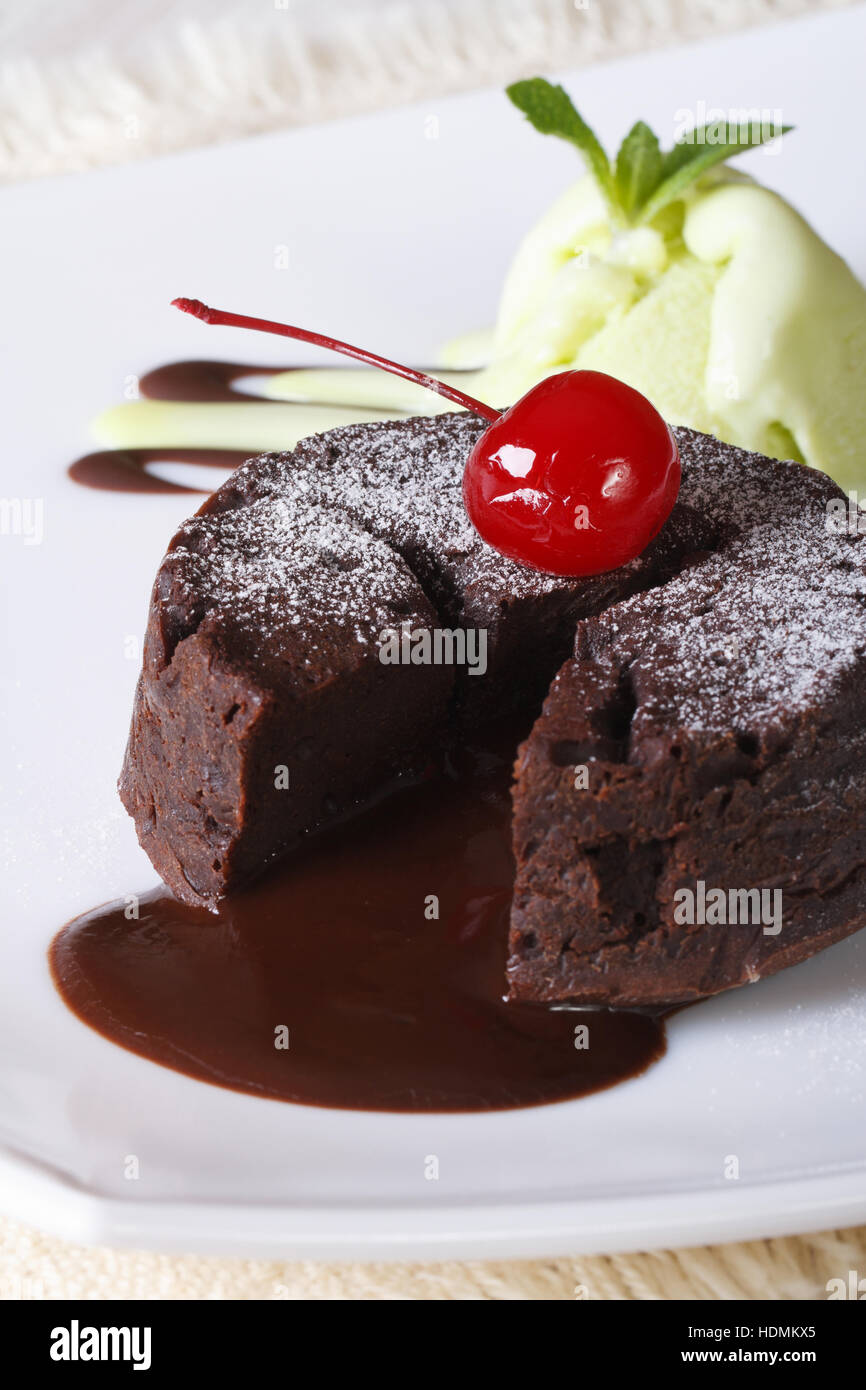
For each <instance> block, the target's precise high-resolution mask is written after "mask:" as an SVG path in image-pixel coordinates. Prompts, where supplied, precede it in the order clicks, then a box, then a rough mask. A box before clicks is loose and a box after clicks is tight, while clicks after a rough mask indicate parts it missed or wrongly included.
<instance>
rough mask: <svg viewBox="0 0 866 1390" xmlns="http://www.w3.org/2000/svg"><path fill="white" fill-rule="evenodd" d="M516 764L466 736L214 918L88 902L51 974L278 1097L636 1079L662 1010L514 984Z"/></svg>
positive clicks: (78, 1004)
mask: <svg viewBox="0 0 866 1390" xmlns="http://www.w3.org/2000/svg"><path fill="white" fill-rule="evenodd" d="M510 747H511V749H512V750H513V747H514V743H513V742H511V743H510ZM509 775H510V759H509V758H507V757H504V756H500V755H499V754H493V753H491V752H489V751H483V750H474V751H471V752H470V751H466V752H464V753H462V754H461V755H460V766H459V768H455V767H454V766H453V765H451V766H448V767H446V768H445V769H443V771H441V772H440V773H437V774H436V775H435V776H434V777H432V778H431V780H429V781H428V782H426V783H424V784H422V785H420V786H416V787H414V788H411V789H407V790H404V791H401V792H398V793H396V794H395V795H392V796H391V797H390V798H389V799H388V800H386V801H384V802H383V803H381V804H380V805H379V806H377V807H376V808H374V809H372V810H370V811H367V812H365V813H364V814H362V815H360V816H358V817H357V818H355V819H353V820H351V821H349V822H347V823H346V824H344V825H343V826H341V827H340V828H339V829H336V830H334V831H332V832H330V833H328V834H326V835H323V836H321V837H319V838H317V839H315V840H310V841H309V842H307V843H305V844H304V846H303V849H302V851H301V852H300V853H298V854H297V855H296V856H294V857H292V858H291V859H289V860H287V861H284V862H283V863H282V864H281V865H280V867H279V868H277V869H275V870H274V871H272V873H271V874H270V876H269V877H267V878H265V879H264V880H262V881H261V882H260V883H258V884H257V885H255V886H254V887H253V888H251V889H249V890H247V891H246V892H244V893H243V894H240V895H238V896H236V897H233V898H231V899H230V900H228V901H227V902H225V903H224V904H223V906H222V908H221V910H220V912H219V914H217V915H214V914H212V913H208V912H205V911H203V910H198V909H194V908H189V907H185V906H184V905H183V904H181V903H178V902H177V901H176V900H175V899H174V898H173V897H172V896H171V894H170V893H169V892H168V891H167V890H166V889H162V888H160V889H157V890H155V891H153V892H151V893H148V894H146V895H144V896H143V897H142V898H141V900H140V904H139V917H138V920H129V919H128V918H127V916H126V915H125V911H126V900H124V902H122V903H114V904H109V905H108V906H106V907H102V908H97V909H95V910H94V911H92V912H89V913H86V914H85V915H84V916H83V917H79V918H77V919H76V920H75V921H73V922H70V923H69V925H68V926H66V927H64V929H63V930H62V931H61V932H60V933H59V935H58V936H57V937H56V938H55V940H54V943H53V945H52V948H51V967H52V971H53V974H54V979H55V982H56V985H57V988H58V989H59V991H60V993H61V995H62V996H63V998H64V1000H65V1001H66V1003H67V1004H68V1005H69V1007H70V1008H71V1009H72V1010H73V1011H74V1012H75V1013H76V1014H77V1015H78V1016H79V1017H80V1018H81V1019H82V1020H83V1021H84V1022H85V1023H88V1024H89V1025H90V1026H91V1027H92V1028H95V1029H96V1030H97V1031H98V1032H100V1033H102V1034H103V1035H104V1036H105V1037H107V1038H109V1039H110V1040H111V1041H112V1042H115V1043H118V1044H120V1045H121V1046H122V1047H126V1048H129V1049H130V1050H131V1051H133V1052H137V1053H139V1054H140V1055H141V1056H144V1057H148V1058H150V1059H151V1060H152V1061H154V1062H159V1063H160V1064H162V1065H163V1066H167V1067H172V1068H173V1069H174V1070H176V1071H181V1072H185V1073H186V1074H187V1075H189V1076H193V1077H197V1078H198V1079H200V1080H202V1081H209V1082H211V1083H213V1084H215V1085H219V1086H225V1087H228V1088H230V1089H232V1090H238V1091H246V1092H250V1093H251V1094H253V1095H259V1096H268V1097H271V1098H272V1099H275V1100H287V1101H300V1102H303V1103H305V1104H308V1105H327V1106H338V1107H341V1108H353V1109H361V1110H390V1111H473V1110H496V1109H508V1108H512V1107H517V1106H525V1105H534V1104H539V1103H542V1102H546V1101H556V1100H567V1099H571V1098H575V1097H578V1096H583V1095H586V1094H587V1093H589V1092H592V1091H598V1090H601V1089H603V1088H605V1087H607V1086H612V1085H614V1084H616V1083H617V1082H619V1081H623V1080H625V1079H626V1078H628V1077H632V1076H636V1075H637V1074H639V1073H640V1072H642V1071H644V1070H645V1068H647V1067H648V1066H649V1065H650V1064H651V1063H652V1062H654V1061H656V1060H657V1059H658V1058H659V1057H660V1056H661V1055H662V1054H663V1052H664V1049H665V1039H664V1025H663V1023H662V1021H661V1020H660V1019H659V1018H655V1017H651V1016H649V1015H646V1014H638V1013H622V1012H619V1013H615V1012H606V1011H584V1012H575V1011H570V1010H551V1009H548V1008H544V1007H539V1006H530V1005H514V1004H506V1003H504V1002H503V1000H502V993H503V989H504V987H505V974H504V970H505V943H506V937H507V932H508V909H509V903H510V899H511V888H512V875H513V866H512V859H511V850H510V835H509V831H510V803H509V797H508V782H509ZM437 908H438V916H437V915H436V912H437ZM583 1026H585V1027H586V1028H587V1029H588V1043H589V1045H588V1047H576V1046H575V1042H576V1041H581V1040H582V1035H581V1033H580V1031H579V1030H580V1029H581V1028H582V1027H583ZM576 1030H578V1032H576ZM286 1041H287V1042H288V1046H281V1045H279V1044H284V1043H285V1042H286Z"/></svg>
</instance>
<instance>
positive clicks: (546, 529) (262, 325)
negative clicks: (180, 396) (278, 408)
mask: <svg viewBox="0 0 866 1390" xmlns="http://www.w3.org/2000/svg"><path fill="white" fill-rule="evenodd" d="M172 303H173V304H174V305H176V306H177V308H178V309H182V310H183V312H184V313H186V314H193V315H195V317H196V318H199V319H202V320H203V321H204V322H205V323H221V324H226V325H229V326H232V327H236V328H254V329H258V330H260V331H262V332H265V333H276V334H278V335H279V336H280V337H283V338H300V339H301V340H302V341H303V342H306V343H315V344H316V345H317V346H318V347H326V348H331V349H333V350H334V351H335V352H342V353H344V354H345V355H346V356H347V357H354V358H356V359H357V360H358V361H361V362H367V363H369V364H370V365H371V366H375V367H381V368H382V369H383V370H384V371H386V372H393V373H395V375H397V376H402V377H405V378H406V379H407V380H409V381H414V382H417V384H418V385H419V386H424V387H426V388H427V389H428V390H430V391H436V392H437V393H438V394H439V395H440V396H447V397H448V399H449V400H452V401H455V402H456V403H457V404H458V405H462V406H465V408H466V409H467V410H470V411H472V412H473V413H474V414H476V415H480V416H481V417H482V419H485V420H490V421H492V424H491V426H490V428H489V429H487V430H485V432H484V434H482V436H481V438H480V439H479V440H478V442H477V443H476V445H475V447H474V449H473V450H472V453H471V454H470V455H469V459H468V461H467V464H466V469H465V472H464V474H463V499H464V502H465V505H466V511H467V512H468V514H469V518H470V520H471V522H472V524H473V526H474V527H475V529H476V530H477V532H478V534H479V535H480V536H481V537H482V539H483V540H485V541H487V542H488V543H489V544H490V545H492V546H494V547H495V548H496V549H497V550H499V551H501V553H502V554H503V555H507V556H509V557H510V558H511V559H512V560H517V561H518V562H519V563H520V564H522V565H528V566H529V567H530V568H531V569H537V570H544V571H546V572H547V573H550V574H563V575H574V576H578V575H588V574H601V573H602V572H603V571H604V570H611V569H616V568H617V567H618V566H619V565H624V564H626V562H627V561H629V560H633V559H634V558H635V556H637V555H640V553H641V551H642V550H644V549H645V548H646V546H647V545H649V542H650V541H651V540H652V538H653V536H654V535H655V534H656V532H657V531H659V530H660V529H661V527H662V525H663V523H664V522H665V521H666V519H667V517H668V515H669V514H670V510H671V508H672V507H673V505H674V502H675V501H676V497H677V493H678V491H679V486H680V459H679V454H678V453H677V446H676V442H675V440H674V437H673V435H672V434H671V431H670V430H669V429H668V427H667V425H666V424H665V422H664V420H663V419H662V417H661V416H660V415H659V413H658V411H657V410H655V409H654V407H653V406H652V405H650V403H649V401H648V400H647V399H646V397H645V396H642V395H640V393H639V392H638V391H635V390H633V389H632V387H630V386H626V385H625V383H624V382H622V381H617V379H616V377H612V376H606V375H605V374H604V373H603V372H560V373H558V374H557V375H556V376H552V377H547V378H546V380H544V381H542V382H540V383H539V384H538V386H534V387H533V388H532V390H531V391H527V393H526V395H525V396H523V397H521V399H520V400H519V401H518V402H517V403H516V405H513V406H511V408H510V410H506V411H503V412H500V411H498V410H494V409H493V408H492V406H489V405H485V403H484V402H483V401H478V400H476V399H475V398H474V397H473V396H467V395H466V393H465V392H464V391H458V390H457V388H456V387H454V386H449V385H446V384H445V383H444V382H442V381H438V380H437V379H436V377H432V376H428V375H427V374H426V372H419V371H416V370H415V369H414V368H412V367H404V366H401V364H400V363H399V362H392V361H390V360H389V359H388V358H387V357H379V356H377V355H376V354H375V353H372V352H368V351H367V350H366V349H365V348H357V347H353V346H352V345H351V344H350V343H344V342H341V341H340V340H339V339H337V338H329V337H326V336H325V335H324V334H322V333H312V332H311V331H310V330H309V329H306V328H297V327H295V326H294V325H293V324H287V323H274V322H273V321H272V320H270V319H257V318H250V317H249V316H248V315H246V314H232V313H228V312H226V311H225V310H223V309H211V308H209V307H208V306H207V305H206V304H202V303H201V301H200V300H198V299H175V300H172Z"/></svg>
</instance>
